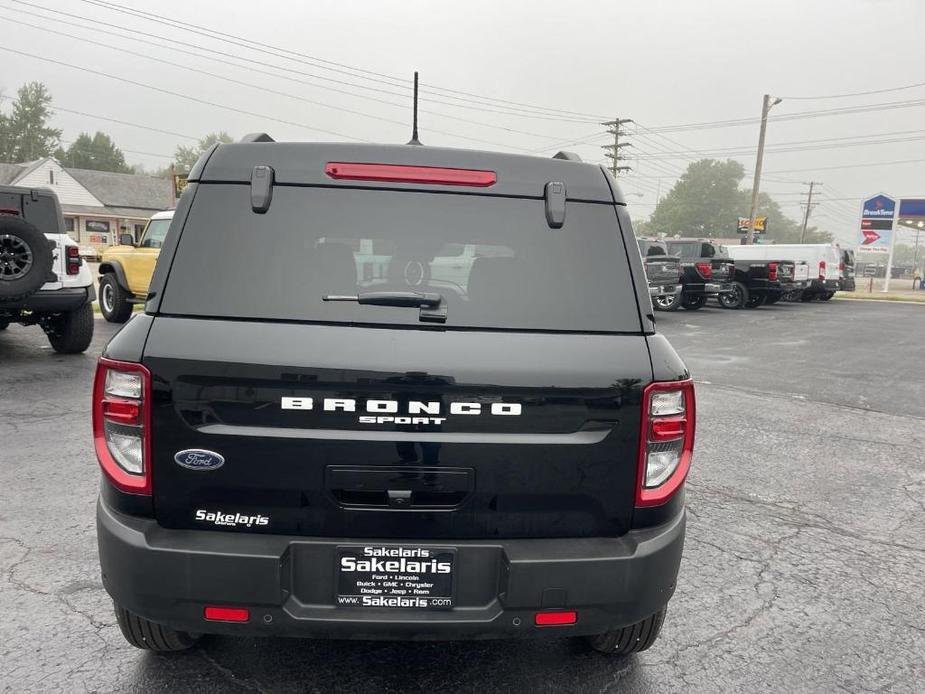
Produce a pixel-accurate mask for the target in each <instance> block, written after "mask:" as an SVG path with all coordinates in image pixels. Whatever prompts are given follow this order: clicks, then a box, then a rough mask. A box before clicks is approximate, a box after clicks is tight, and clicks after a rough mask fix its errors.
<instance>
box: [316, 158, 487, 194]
mask: <svg viewBox="0 0 925 694" xmlns="http://www.w3.org/2000/svg"><path fill="white" fill-rule="evenodd" d="M324 172H325V173H326V174H327V175H328V176H330V177H331V178H337V179H343V180H350V181H386V182H393V183H437V184H440V185H445V186H475V187H477V188H486V187H488V186H493V185H494V184H495V182H496V181H497V180H498V176H497V174H495V172H494V171H481V170H478V169H447V168H444V167H440V166H404V165H400V164H361V163H355V162H354V163H351V162H336V161H331V162H328V163H327V164H326V165H325V167H324Z"/></svg>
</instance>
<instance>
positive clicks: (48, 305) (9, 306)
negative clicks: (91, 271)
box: [0, 285, 96, 313]
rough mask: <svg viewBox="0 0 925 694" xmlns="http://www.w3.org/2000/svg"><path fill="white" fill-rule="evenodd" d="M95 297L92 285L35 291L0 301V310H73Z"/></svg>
mask: <svg viewBox="0 0 925 694" xmlns="http://www.w3.org/2000/svg"><path fill="white" fill-rule="evenodd" d="M95 298H96V291H95V290H94V288H93V285H90V286H89V287H66V288H64V289H52V290H48V291H41V290H40V291H37V292H36V293H35V294H32V295H31V296H28V297H26V298H25V299H23V300H21V301H13V302H6V303H4V302H3V301H0V311H3V310H9V311H34V312H35V313H58V312H67V311H73V310H74V309H78V308H80V307H81V306H83V305H84V304H85V303H87V302H88V301H93V300H94V299H95Z"/></svg>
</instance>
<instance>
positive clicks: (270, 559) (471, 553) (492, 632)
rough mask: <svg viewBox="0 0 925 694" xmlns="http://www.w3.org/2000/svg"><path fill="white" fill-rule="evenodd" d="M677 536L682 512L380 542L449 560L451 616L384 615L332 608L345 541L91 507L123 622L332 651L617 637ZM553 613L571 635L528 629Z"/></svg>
mask: <svg viewBox="0 0 925 694" xmlns="http://www.w3.org/2000/svg"><path fill="white" fill-rule="evenodd" d="M684 527H685V514H684V512H683V511H682V512H681V513H679V514H678V515H677V516H675V517H674V518H673V519H671V520H670V521H669V522H667V523H665V524H664V525H661V526H657V527H655V528H649V529H645V530H634V531H631V532H629V533H627V534H626V535H624V536H623V537H621V538H577V539H571V538H569V539H527V540H484V541H483V540H467V541H461V542H457V543H447V542H446V541H445V540H443V541H440V542H431V543H428V542H427V541H423V540H421V541H414V542H413V543H408V542H400V541H395V540H389V541H383V542H381V544H389V545H403V544H404V545H409V546H418V545H428V544H431V545H434V544H436V545H440V546H447V544H452V546H453V547H455V548H456V551H457V565H456V569H455V571H456V601H457V607H456V608H454V609H451V610H445V611H423V610H413V609H412V610H388V609H381V608H380V609H373V608H340V607H336V606H335V604H334V593H335V562H334V556H335V555H334V553H335V549H336V547H337V546H338V545H339V544H345V543H352V544H356V541H355V540H353V541H350V540H346V539H328V538H324V539H322V538H309V537H297V536H285V535H256V534H253V535H248V534H239V533H229V532H217V531H198V530H167V529H164V528H162V527H160V526H159V525H157V523H156V522H155V521H154V520H152V519H148V518H138V517H135V516H126V515H123V514H120V513H118V512H116V511H114V510H112V509H111V508H109V507H108V506H107V504H106V503H105V501H103V500H102V499H101V500H100V502H99V504H98V506H97V535H98V540H99V553H100V565H101V568H102V574H103V585H104V586H105V587H106V590H107V591H108V592H109V594H110V595H111V596H112V598H113V600H115V602H116V603H118V604H119V605H121V606H123V607H125V608H127V609H128V610H130V611H131V612H134V613H136V614H138V615H140V616H142V617H145V618H147V619H149V620H151V621H154V622H158V623H161V624H164V625H166V626H169V627H172V628H175V629H180V630H184V631H191V632H199V633H221V634H238V635H283V636H309V637H319V638H339V639H343V638H353V639H399V640H422V639H423V640H426V639H479V638H513V637H524V636H544V635H545V636H548V635H552V636H567V635H587V634H599V633H603V632H605V631H608V630H610V629H614V628H617V627H621V626H626V625H628V624H632V623H634V622H637V621H639V620H641V619H643V618H645V617H647V616H649V615H651V614H653V613H655V612H657V611H658V610H659V609H661V608H662V607H663V606H664V605H665V604H667V602H668V599H669V598H670V597H671V595H672V594H673V593H674V589H675V581H676V578H677V573H678V567H679V564H680V561H681V550H682V547H683V544H684ZM364 542H366V540H364ZM369 542H371V543H374V542H375V541H372V540H370V541H369ZM206 605H221V606H236V607H247V608H248V609H249V610H250V620H249V621H248V622H246V623H225V622H213V621H206V620H205V619H204V618H203V609H204V607H205V606H206ZM558 608H565V609H569V610H576V611H577V612H578V621H577V623H576V624H573V625H569V626H563V627H536V626H535V625H534V615H535V613H536V612H537V611H539V610H552V609H558Z"/></svg>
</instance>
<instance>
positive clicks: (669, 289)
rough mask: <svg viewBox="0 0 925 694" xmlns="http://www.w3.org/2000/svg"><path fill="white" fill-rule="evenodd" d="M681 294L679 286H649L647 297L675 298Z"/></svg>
mask: <svg viewBox="0 0 925 694" xmlns="http://www.w3.org/2000/svg"><path fill="white" fill-rule="evenodd" d="M680 293H681V285H680V284H650V285H649V296H676V295H678V294H680Z"/></svg>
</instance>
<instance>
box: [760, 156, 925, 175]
mask: <svg viewBox="0 0 925 694" xmlns="http://www.w3.org/2000/svg"><path fill="white" fill-rule="evenodd" d="M922 162H925V159H895V160H893V161H873V162H867V163H859V164H844V165H842V166H813V167H809V168H806V169H778V170H776V171H772V172H770V173H802V172H805V171H839V170H841V169H858V168H864V167H867V166H893V165H895V164H920V163H922Z"/></svg>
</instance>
